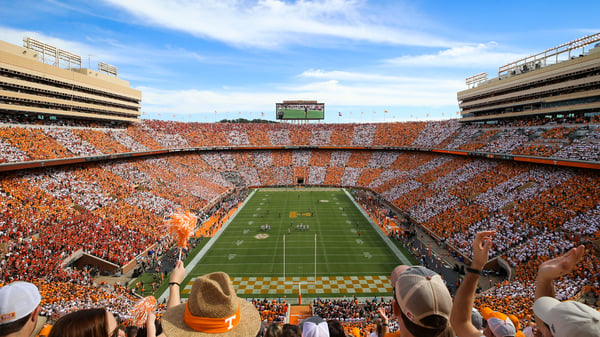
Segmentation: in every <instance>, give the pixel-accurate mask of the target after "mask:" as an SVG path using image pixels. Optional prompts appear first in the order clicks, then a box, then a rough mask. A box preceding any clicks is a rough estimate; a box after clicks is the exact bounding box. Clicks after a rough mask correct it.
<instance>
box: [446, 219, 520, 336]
mask: <svg viewBox="0 0 600 337" xmlns="http://www.w3.org/2000/svg"><path fill="white" fill-rule="evenodd" d="M495 234H496V232H495V231H482V232H478V233H477V234H476V235H475V240H474V241H473V261H472V262H471V266H470V267H469V268H467V269H466V271H467V273H466V275H465V278H464V279H463V281H462V283H461V284H460V286H459V287H458V290H457V291H456V295H455V296H454V306H453V307H452V315H451V316H450V321H451V324H452V328H453V329H454V331H455V332H456V336H457V337H480V336H481V335H482V334H481V331H480V330H479V329H478V328H477V327H476V326H475V325H474V324H473V319H472V315H473V301H474V300H475V291H476V290H477V282H478V281H479V276H481V273H482V270H483V267H484V266H485V264H486V263H487V261H488V254H489V251H490V249H491V248H492V237H493V236H494V235H495ZM482 316H484V315H483V313H482ZM484 318H486V323H487V324H485V328H484V330H483V334H484V335H485V336H488V337H490V336H496V335H495V334H494V333H493V331H492V329H498V333H500V330H501V329H503V328H505V325H507V324H508V323H506V324H505V322H506V320H504V321H503V320H502V319H501V318H496V317H492V316H491V315H488V317H485V316H484ZM490 319H491V323H492V325H490ZM506 319H508V318H506ZM509 321H510V320H509ZM503 322H504V323H503ZM507 329H508V328H507ZM505 332H506V331H505ZM514 334H515V331H514V326H513V329H512V336H514ZM496 337H504V336H496Z"/></svg>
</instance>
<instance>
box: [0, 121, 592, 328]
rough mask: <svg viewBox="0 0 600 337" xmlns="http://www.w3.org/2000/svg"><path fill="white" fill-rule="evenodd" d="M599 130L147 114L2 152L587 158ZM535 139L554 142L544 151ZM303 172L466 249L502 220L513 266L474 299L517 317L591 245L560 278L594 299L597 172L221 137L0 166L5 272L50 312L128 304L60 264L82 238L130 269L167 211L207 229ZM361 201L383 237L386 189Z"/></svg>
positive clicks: (525, 315) (18, 138) (0, 148)
mask: <svg viewBox="0 0 600 337" xmlns="http://www.w3.org/2000/svg"><path fill="white" fill-rule="evenodd" d="M13 122H14V121H13ZM599 137H600V131H599V130H598V129H597V125H595V124H588V125H585V126H582V125H561V126H547V125H545V126H537V125H518V123H515V124H514V125H506V124H505V125H496V126H468V125H460V124H458V123H457V122H456V121H444V122H428V123H420V122H414V123H393V124H389V125H388V124H344V125H341V124H340V125H321V124H316V125H288V124H259V125H256V124H252V125H245V124H217V123H215V124H199V123H180V122H168V121H143V122H141V123H140V125H137V126H130V127H129V128H127V129H124V128H99V127H98V126H95V125H86V126H78V127H74V126H70V125H67V126H55V125H50V126H49V125H2V126H0V156H1V157H2V158H0V161H5V162H19V161H28V160H39V159H53V158H67V157H77V156H92V155H98V154H110V153H120V152H129V151H145V150H148V149H162V148H186V147H196V146H288V145H311V146H318V145H324V146H360V147H362V146H366V147H368V146H380V145H386V146H407V147H417V148H447V149H455V148H458V149H468V150H477V151H482V152H492V153H520V154H528V155H536V156H539V155H543V156H545V155H548V156H556V157H559V158H570V159H580V160H592V161H597V160H598V157H599V155H600V151H598V148H599V147H598V142H599V141H600V139H599ZM540 146H541V147H544V149H546V150H548V149H549V150H548V151H547V152H544V153H540V152H539V150H540V148H539V147H540ZM546 150H544V151H546ZM531 151H533V152H531ZM298 176H303V177H306V181H305V183H306V184H311V185H312V184H315V185H337V186H357V187H364V188H369V189H371V190H372V191H374V192H375V193H376V194H377V198H382V199H384V200H385V202H386V203H389V204H392V205H394V206H395V207H397V209H399V210H402V212H403V213H404V215H405V216H406V218H407V219H409V220H410V221H411V223H416V224H420V225H422V226H423V228H424V230H426V231H427V232H428V233H430V234H431V235H432V237H434V238H435V239H436V240H438V241H440V242H444V244H446V245H447V246H448V249H449V250H451V251H453V252H455V253H456V254H459V255H461V256H469V253H470V252H471V250H472V247H471V244H470V243H471V242H472V241H473V238H474V237H475V234H476V233H477V232H479V231H481V230H485V229H494V230H496V231H497V233H498V236H501V237H502V238H504V239H503V240H498V241H496V242H495V245H494V246H493V247H492V248H491V250H490V254H491V257H492V258H500V259H503V260H505V261H506V262H507V263H508V265H510V266H511V268H512V269H513V271H512V275H513V278H512V279H507V280H505V281H503V282H501V283H498V284H494V285H492V287H491V288H492V289H490V290H488V291H486V292H485V293H484V294H482V295H481V296H479V297H478V298H477V302H476V305H478V306H489V307H492V308H496V307H500V306H502V307H506V306H510V308H512V311H513V312H512V313H513V314H514V315H516V316H517V317H518V318H519V319H521V320H523V321H524V322H525V321H527V319H529V317H530V316H531V306H532V298H533V294H532V290H531V289H532V284H533V280H534V276H535V275H534V274H535V271H536V270H537V267H538V266H539V265H540V264H541V263H543V262H544V261H546V260H548V259H550V258H552V257H554V256H557V255H559V254H561V253H563V252H565V251H567V250H568V249H570V248H572V247H574V246H576V245H579V244H586V249H587V254H585V257H584V259H583V262H582V265H581V267H580V268H579V269H578V270H576V271H575V273H574V274H573V275H572V276H571V277H569V278H565V279H562V280H560V281H558V282H557V291H558V294H557V296H558V297H559V298H560V299H570V298H575V297H576V296H578V295H579V294H580V293H581V291H582V290H584V289H587V290H588V291H589V292H593V293H595V294H596V296H597V297H596V298H598V296H600V293H599V290H598V289H600V285H599V284H598V282H599V281H598V279H599V277H598V275H599V272H600V270H599V268H600V267H599V266H600V260H599V259H598V256H600V255H599V254H598V249H597V248H595V246H594V245H592V244H590V243H591V242H594V241H597V240H598V239H600V230H599V229H600V228H599V227H600V191H599V189H600V181H599V179H600V178H599V177H598V175H597V174H595V172H588V171H583V170H576V169H569V168H557V167H543V166H539V165H527V164H517V163H514V162H510V161H503V162H497V161H488V160H484V159H476V158H472V157H469V158H464V157H455V156H450V155H440V154H432V153H427V152H404V151H399V150H389V151H383V150H374V151H367V150H343V149H337V150H316V149H313V150H310V149H297V150H280V151H274V150H257V149H253V150H247V151H229V150H219V151H207V152H198V153H184V154H180V155H176V156H175V155H171V156H164V157H149V158H143V159H138V160H119V161H110V162H103V163H98V164H89V165H85V166H78V167H70V168H61V169H43V170H38V171H23V172H15V173H8V174H5V175H3V177H1V178H0V204H2V205H3V207H2V209H0V243H1V244H2V245H3V246H2V252H1V253H2V255H3V258H2V259H1V261H0V264H1V267H2V268H1V275H0V277H1V278H0V282H1V283H9V282H12V281H15V280H27V281H33V282H34V283H36V284H37V285H38V287H40V289H42V291H43V292H44V294H45V296H44V299H45V301H46V300H47V301H48V302H47V303H44V304H45V306H44V310H45V311H44V312H45V313H47V314H48V315H49V316H52V315H54V314H56V313H58V314H60V313H62V312H65V311H68V310H70V309H73V308H83V307H86V306H88V307H89V306H94V305H96V304H97V303H102V305H103V306H107V307H111V308H114V310H113V311H114V312H119V311H122V310H121V309H122V308H125V307H127V306H129V305H131V301H132V295H131V294H130V292H129V291H128V290H127V289H126V288H125V287H123V288H115V289H106V288H104V287H97V285H96V287H94V285H93V276H92V275H91V274H90V273H91V271H90V270H88V269H85V268H84V269H77V268H74V267H67V268H65V266H64V261H66V260H67V259H68V257H69V256H71V255H72V254H74V253H76V252H78V251H83V252H85V253H89V254H92V255H95V256H97V257H99V258H102V259H105V260H106V261H109V262H112V263H114V264H116V265H118V266H124V265H125V264H127V263H129V262H130V261H132V260H135V258H136V257H138V256H139V255H140V254H142V253H143V252H144V251H145V250H146V249H147V248H148V247H150V246H152V245H153V244H155V243H157V242H158V243H160V242H161V237H162V235H161V231H160V228H161V223H162V222H163V221H164V218H165V217H166V216H168V215H169V214H172V213H173V212H177V211H178V210H182V209H194V210H196V213H197V215H199V216H200V217H201V218H202V219H203V220H209V219H211V216H216V218H212V220H211V221H210V222H209V223H210V225H209V226H208V228H206V229H205V230H204V231H203V235H206V236H210V234H211V233H213V232H214V230H216V229H217V228H218V227H219V226H220V225H221V224H222V222H220V221H219V220H218V219H220V218H222V217H223V216H225V214H228V212H229V210H231V209H232V208H233V207H236V206H237V205H238V204H239V202H240V201H241V200H243V198H244V196H245V193H247V192H245V191H246V190H245V188H247V187H252V186H261V185H294V184H296V183H297V181H296V178H297V177H298ZM359 199H360V198H359ZM361 204H363V205H364V206H365V208H366V209H367V211H368V213H369V214H370V215H371V217H372V218H373V219H374V220H375V222H376V223H377V224H378V225H379V226H380V228H382V230H384V231H387V232H388V234H393V232H392V228H397V226H396V225H397V224H398V222H399V221H400V220H398V219H397V218H393V217H392V218H390V214H389V213H388V211H389V210H388V208H387V207H383V206H381V205H383V203H382V202H373V200H371V199H368V198H363V199H362V200H361ZM215 219H216V220H215ZM162 244H165V243H164V242H162ZM586 287H587V288H586ZM84 293H85V294H87V295H86V296H83V295H82V294H84ZM349 303H350V304H349ZM257 304H259V303H258V302H257ZM594 304H596V305H597V303H594ZM260 305H262V306H264V307H267V309H265V310H264V311H265V312H268V313H267V314H265V317H264V318H265V319H267V320H268V321H273V322H279V321H280V320H281V313H282V312H284V311H285V310H283V308H277V307H275V308H274V307H271V306H269V304H268V303H262V302H261V303H260V304H259V306H260ZM277 305H279V304H277ZM331 306H333V307H337V309H332V308H331ZM316 307H318V308H321V309H318V310H323V311H322V313H323V315H324V316H325V315H329V312H333V313H335V312H336V311H337V312H339V311H342V312H344V316H339V315H338V316H335V319H338V320H342V321H352V320H353V319H355V318H356V319H358V320H359V321H361V322H362V320H361V319H363V318H365V317H369V315H371V312H374V311H376V310H365V309H364V308H365V305H364V304H360V305H359V304H358V303H353V301H348V300H347V301H346V302H345V303H341V304H340V303H337V302H336V301H330V302H321V303H318V305H317V306H316ZM341 308H344V310H340V309H341ZM357 308H362V309H357ZM357 310H358V311H357ZM361 310H362V311H361ZM332 317H333V316H332ZM365 322H366V324H368V323H369V320H365ZM363 329H367V328H366V327H365V326H363Z"/></svg>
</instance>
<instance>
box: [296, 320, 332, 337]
mask: <svg viewBox="0 0 600 337" xmlns="http://www.w3.org/2000/svg"><path fill="white" fill-rule="evenodd" d="M300 328H301V329H302V336H303V337H329V326H328V325H327V322H325V321H324V320H323V319H321V318H320V317H318V316H313V317H309V318H307V319H305V320H304V321H302V323H301V324H300Z"/></svg>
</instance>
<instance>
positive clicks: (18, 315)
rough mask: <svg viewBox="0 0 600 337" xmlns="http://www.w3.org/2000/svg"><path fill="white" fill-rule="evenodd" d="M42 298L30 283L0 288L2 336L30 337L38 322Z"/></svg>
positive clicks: (0, 326) (18, 282) (0, 328)
mask: <svg viewBox="0 0 600 337" xmlns="http://www.w3.org/2000/svg"><path fill="white" fill-rule="evenodd" d="M41 300H42V296H41V295H40V292H39V291H38V288H37V287H36V286H35V285H34V284H31V283H29V282H20V281H17V282H13V283H10V284H7V285H5V286H3V287H1V288H0V336H2V337H4V336H10V337H28V336H29V335H30V334H31V333H32V332H33V330H34V329H35V325H36V323H37V322H38V319H39V316H38V314H39V313H40V311H41V310H42V308H41V307H40V302H41Z"/></svg>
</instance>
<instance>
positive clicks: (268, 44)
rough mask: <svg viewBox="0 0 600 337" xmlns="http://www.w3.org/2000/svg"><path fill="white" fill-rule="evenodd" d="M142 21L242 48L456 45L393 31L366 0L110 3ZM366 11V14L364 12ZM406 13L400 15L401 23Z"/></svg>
mask: <svg viewBox="0 0 600 337" xmlns="http://www.w3.org/2000/svg"><path fill="white" fill-rule="evenodd" d="M107 1H108V2H110V3H111V4H112V5H113V6H115V7H119V8H122V9H125V10H126V11H128V12H129V13H131V14H132V15H134V16H136V17H137V18H138V20H139V22H140V23H144V24H149V25H159V26H163V27H167V28H170V29H174V30H179V31H183V32H187V33H189V34H192V35H195V36H200V37H203V38H210V39H214V40H218V41H223V42H225V43H227V44H231V45H236V46H254V47H261V48H273V47H277V46H280V45H284V44H290V43H294V44H305V43H308V42H309V41H311V40H309V38H310V37H313V38H314V37H322V38H327V37H332V38H342V39H348V40H357V41H369V42H374V43H386V44H393V45H415V46H437V47H439V46H446V47H448V46H450V45H451V43H450V42H449V41H446V40H445V39H443V38H439V37H436V36H432V35H430V34H427V33H423V32H420V31H418V30H411V29H399V28H393V27H389V26H386V25H383V24H381V23H377V22H375V20H374V19H373V18H374V17H376V16H371V15H367V12H368V11H369V8H367V7H366V5H365V3H366V2H365V1H357V0H321V1H308V0H304V1H294V2H289V1H280V0H259V1H235V0H228V1H214V0H179V1H162V0H129V1H121V0H107ZM363 11H365V13H363ZM402 14H403V13H398V21H400V17H401V16H402Z"/></svg>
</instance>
